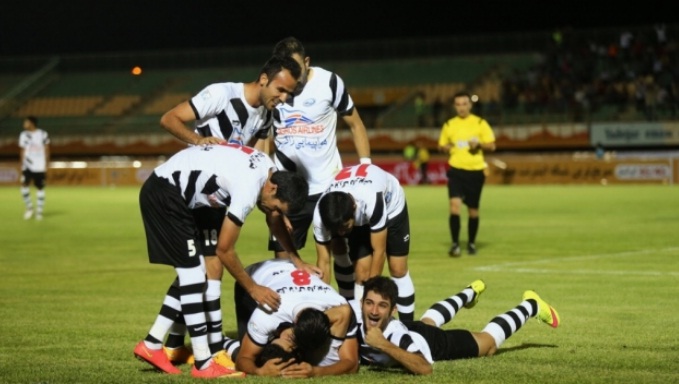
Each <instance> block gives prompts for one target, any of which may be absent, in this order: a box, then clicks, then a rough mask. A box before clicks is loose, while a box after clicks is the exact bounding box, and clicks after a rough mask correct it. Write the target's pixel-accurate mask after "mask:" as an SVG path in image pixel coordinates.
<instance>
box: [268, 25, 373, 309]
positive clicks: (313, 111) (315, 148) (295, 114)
mask: <svg viewBox="0 0 679 384" xmlns="http://www.w3.org/2000/svg"><path fill="white" fill-rule="evenodd" d="M273 54H274V55H279V56H286V57H292V58H293V59H295V60H296V61H297V62H298V63H299V65H300V66H301V67H302V77H301V81H300V86H302V87H303V88H302V89H301V90H299V91H298V92H297V93H295V94H293V95H290V96H289V97H288V99H287V100H286V101H285V103H283V104H280V105H278V106H277V107H276V109H275V111H274V128H275V131H274V143H275V153H274V159H275V162H276V166H278V167H279V169H286V170H288V171H293V172H297V173H299V174H301V175H303V176H304V177H305V178H306V180H307V182H308V183H309V197H308V199H307V203H306V205H305V206H304V209H303V210H302V211H300V212H299V213H297V214H295V215H288V216H287V219H288V220H289V223H290V225H291V226H292V234H293V239H294V241H295V247H296V248H297V249H302V248H304V245H305V244H306V239H307V234H308V232H309V227H310V226H311V220H312V217H313V211H314V208H315V207H316V203H317V202H318V199H319V197H320V195H321V193H322V192H323V191H324V190H325V188H327V186H328V185H329V184H330V182H331V181H332V179H333V177H334V176H335V174H336V173H337V172H339V170H340V169H342V167H343V164H342V159H341V158H340V154H339V150H338V149H337V124H338V120H339V118H341V119H342V121H344V123H345V124H346V125H347V126H348V127H349V129H350V130H351V133H352V135H353V139H354V146H355V147H356V152H357V154H358V156H359V158H360V162H361V163H370V142H369V141H368V134H367V133H366V128H365V125H364V124H363V120H362V119H361V117H360V115H359V113H358V110H357V109H356V107H355V106H354V102H353V100H352V99H351V95H350V94H349V92H348V91H347V88H346V86H345V84H344V81H343V80H342V78H341V77H340V76H339V75H337V74H336V73H333V72H331V71H328V70H326V69H324V68H321V67H318V66H311V59H310V57H309V56H307V55H306V52H305V49H304V46H303V45H302V43H301V42H300V41H299V40H298V39H296V38H295V37H287V38H285V39H283V40H280V41H279V42H278V43H277V44H276V45H275V47H274V49H273ZM269 249H270V250H273V251H275V252H276V253H277V255H280V253H281V252H282V251H283V248H282V246H281V244H280V243H279V242H277V241H276V239H275V237H274V238H272V239H271V241H270V244H269ZM333 253H334V256H335V257H334V271H335V278H336V280H337V284H338V288H339V290H340V293H341V294H342V295H343V296H344V297H348V298H351V297H353V284H354V281H353V280H354V278H353V268H352V266H351V262H350V261H349V257H348V254H347V249H346V244H345V243H344V242H343V241H336V242H335V243H334V244H333Z"/></svg>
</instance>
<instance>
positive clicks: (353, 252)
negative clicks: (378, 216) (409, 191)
mask: <svg viewBox="0 0 679 384" xmlns="http://www.w3.org/2000/svg"><path fill="white" fill-rule="evenodd" d="M370 233H371V231H370V226H369V225H362V226H360V227H354V228H352V230H351V232H350V233H349V234H348V235H347V236H346V237H347V239H348V243H349V258H350V259H351V260H352V261H356V260H358V259H361V258H364V257H366V256H370V255H372V252H373V248H372V245H371V244H370ZM408 253H410V219H409V218H408V205H405V206H404V207H403V211H401V213H399V214H398V215H396V216H394V217H393V218H391V219H389V220H387V256H388V257H392V256H397V257H398V256H408Z"/></svg>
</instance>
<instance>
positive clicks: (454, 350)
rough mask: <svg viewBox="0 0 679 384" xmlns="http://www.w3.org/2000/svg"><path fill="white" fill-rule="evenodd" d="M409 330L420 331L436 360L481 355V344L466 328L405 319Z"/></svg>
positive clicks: (433, 358)
mask: <svg viewBox="0 0 679 384" xmlns="http://www.w3.org/2000/svg"><path fill="white" fill-rule="evenodd" d="M403 324H405V326H406V327H408V330H410V331H412V332H416V333H419V334H420V335H422V337H424V339H425V340H426V341H427V344H429V349H430V350H431V358H432V360H434V361H442V360H457V359H467V358H470V357H478V356H479V345H478V344H477V343H476V340H475V339H474V336H472V333H471V332H469V331H467V330H464V329H445V330H444V329H441V328H438V327H435V326H433V325H429V324H426V323H423V322H421V321H404V322H403Z"/></svg>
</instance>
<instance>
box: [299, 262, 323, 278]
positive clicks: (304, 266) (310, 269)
mask: <svg viewBox="0 0 679 384" xmlns="http://www.w3.org/2000/svg"><path fill="white" fill-rule="evenodd" d="M297 269H301V270H303V271H305V272H306V273H309V274H311V275H316V276H318V277H319V278H320V279H323V271H322V270H321V269H320V268H319V267H317V266H315V265H313V264H309V263H305V262H303V261H302V262H301V263H300V264H299V266H297Z"/></svg>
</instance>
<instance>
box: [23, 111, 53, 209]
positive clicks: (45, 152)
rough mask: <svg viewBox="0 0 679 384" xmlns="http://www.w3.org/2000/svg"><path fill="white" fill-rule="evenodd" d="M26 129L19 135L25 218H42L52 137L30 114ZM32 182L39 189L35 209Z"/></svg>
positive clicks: (25, 124) (25, 122) (25, 121)
mask: <svg viewBox="0 0 679 384" xmlns="http://www.w3.org/2000/svg"><path fill="white" fill-rule="evenodd" d="M23 128H24V130H23V131H22V132H21V134H20V135H19V148H21V151H20V157H21V197H22V198H23V199H24V204H25V205H26V211H25V212H24V220H28V219H30V218H31V217H33V213H34V212H35V219H36V220H42V213H43V209H44V207H45V174H46V171H47V166H48V165H49V161H50V145H49V144H50V138H49V136H48V134H47V132H46V131H44V130H42V129H40V128H38V119H37V118H36V117H35V116H28V117H26V118H25V119H24V121H23ZM31 183H33V185H34V186H35V188H36V189H37V191H36V192H35V195H36V204H35V211H34V210H33V201H32V200H31Z"/></svg>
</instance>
